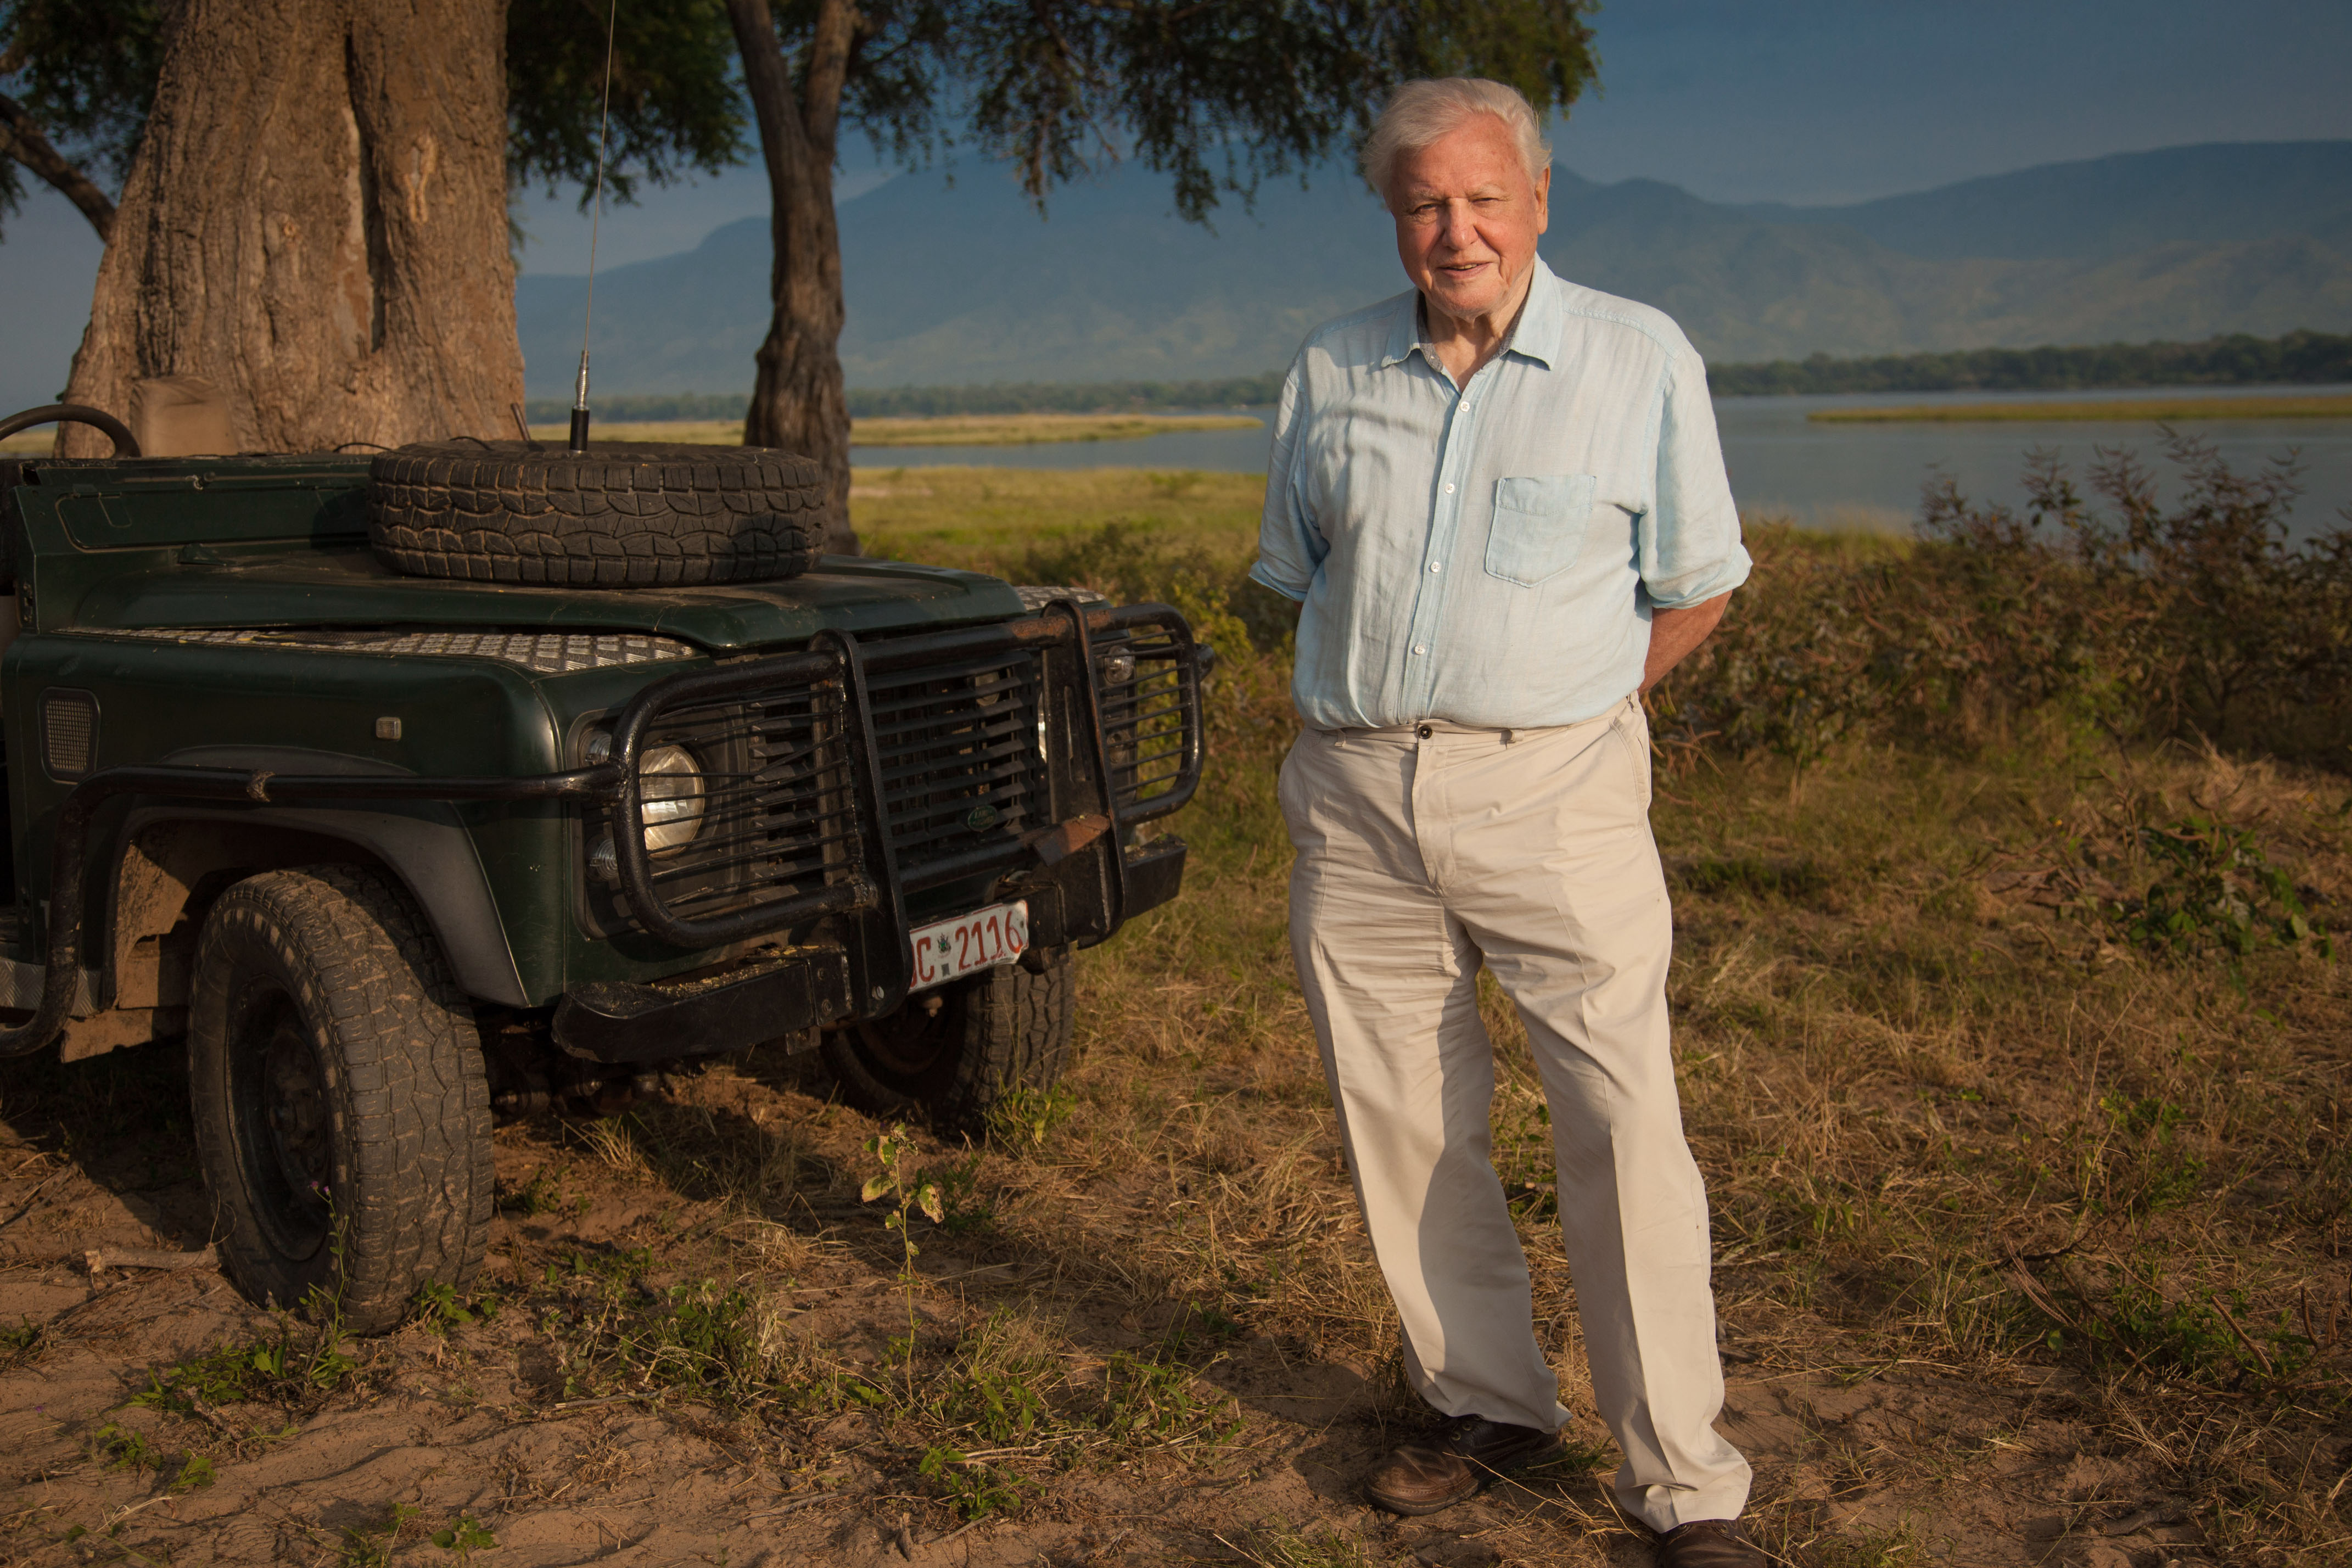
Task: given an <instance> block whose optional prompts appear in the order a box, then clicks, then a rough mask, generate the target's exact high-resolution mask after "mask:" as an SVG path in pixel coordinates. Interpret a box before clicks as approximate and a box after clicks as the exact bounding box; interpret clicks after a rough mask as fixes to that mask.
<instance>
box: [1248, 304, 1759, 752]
mask: <svg viewBox="0 0 2352 1568" xmlns="http://www.w3.org/2000/svg"><path fill="white" fill-rule="evenodd" d="M1419 306H1420V295H1419V293H1418V292H1417V291H1416V292H1409V293H1404V294H1400V295H1398V296H1397V297H1396V298H1395V299H1393V300H1383V301H1382V302H1381V303H1380V304H1378V305H1374V306H1372V307H1371V308H1370V309H1369V310H1359V311H1357V312H1356V313H1355V314H1354V315H1351V316H1342V317H1340V318H1339V320H1338V321H1332V322H1329V323H1328V324H1326V325H1324V326H1321V327H1318V328H1317V329H1316V330H1315V331H1314V332H1313V333H1311V334H1310V335H1309V336H1308V337H1307V343H1306V346H1305V347H1303V348H1301V349H1300V350H1299V351H1298V358H1297V360H1296V361H1294V362H1293V363H1292V364H1291V367H1290V374H1289V377H1288V379H1286V381H1285V382H1284V383H1283V387H1282V404H1281V406H1280V408H1279V409H1278V410H1277V411H1276V415H1275V426H1274V457H1273V461H1272V464H1271V466H1270V471H1269V472H1268V473H1267V475H1266V486H1265V524H1264V526H1263V528H1262V530H1261V531H1260V533H1259V536H1258V561H1257V564H1256V565H1255V566H1254V567H1252V568H1251V570H1250V575H1251V576H1253V577H1255V578H1256V579H1257V580H1258V581H1259V582H1261V583H1263V584H1265V585H1266V586H1267V587H1269V588H1272V589H1273V590H1275V591H1276V593H1278V594H1285V595H1288V596H1289V597H1291V598H1293V599H1297V600H1301V601H1303V602H1304V608H1303V609H1302V610H1301V611H1300V613H1299V617H1298V662H1297V672H1296V674H1295V675H1294V676H1293V678H1292V681H1291V695H1292V698H1293V700H1296V701H1297V705H1298V712H1299V715H1300V717H1301V718H1303V719H1305V720H1306V721H1307V723H1308V724H1311V725H1313V726H1315V727H1316V728H1317V729H1354V728H1360V727H1362V728H1375V727H1381V726H1386V725H1391V724H1409V723H1412V722H1414V721H1418V720H1422V719H1450V720H1453V721H1455V722H1457V723H1464V724H1478V725H1492V726H1495V727H1496V728H1508V729H1531V728H1536V727H1538V726H1543V725H1550V724H1573V723H1575V722H1577V721H1580V720H1583V719H1590V718H1592V717H1593V716H1594V715H1596V714H1600V713H1603V712H1606V711H1607V710H1609V708H1610V707H1612V705H1613V704H1615V703H1617V702H1619V701H1621V700H1623V699H1624V697H1625V696H1626V694H1627V693H1629V692H1631V691H1633V689H1636V688H1637V687H1639V686H1640V685H1641V683H1642V663H1643V658H1644V657H1645V656H1646V655H1647V653H1648V651H1649V646H1650V612H1651V610H1652V609H1653V608H1665V609H1672V608H1677V607H1680V606H1683V605H1696V604H1699V603H1701V602H1703V601H1705V600H1707V599H1712V598H1714V597H1715V596H1716V595H1718V594H1722V593H1726V592H1727V591H1728V590H1730V589H1733V588H1736V587H1738V585H1739V584H1741V583H1743V582H1745V581H1747V578H1748V552H1747V550H1746V549H1745V548H1744V547H1743V546H1742V545H1741V543H1740V542H1739V513H1738V509H1737V508H1736V507H1734V505H1733V504H1732V500H1731V486H1730V482H1729V481H1728V480H1727V479H1726V478H1725V477H1724V471H1723V451H1722V448H1721V447H1720V446H1719V445H1718V444H1717V440H1716V434H1715V409H1714V405H1712V404H1710V403H1709V402H1708V401H1707V395H1706V366H1705V365H1703V364H1702V363H1700V362H1699V357H1698V353H1697V351H1696V350H1695V349H1693V348H1692V347H1691V346H1690V343H1689V342H1688V341H1687V340H1686V339H1685V338H1684V336H1683V334H1682V331H1681V330H1680V329H1679V328H1677V327H1676V326H1675V324H1674V322H1673V321H1670V320H1669V319H1668V318H1667V317H1666V316H1665V315H1664V313H1663V312H1661V311H1658V310H1652V309H1651V308H1650V307H1649V306H1647V305H1637V304H1635V303H1634V302H1633V301H1632V300H1620V299H1618V298H1616V297H1615V296H1614V295H1610V294H1603V293H1601V292H1599V291H1597V290H1595V289H1585V288H1580V287H1579V286H1578V285H1576V284H1573V283H1569V282H1565V281H1563V280H1562V279H1559V278H1558V277H1556V276H1554V275H1553V273H1552V271H1551V269H1550V268H1548V267H1546V266H1545V265H1544V264H1543V262H1542V260H1541V259H1540V258H1538V260H1537V261H1536V263H1535V278H1534V279H1533V280H1532V282H1531V283H1530V284H1529V286H1528V300H1527V304H1526V306H1525V307H1524V308H1523V309H1522V310H1520V312H1519V320H1518V323H1517V327H1516V328H1515V329H1514V330H1513V331H1512V334H1511V341H1510V342H1509V344H1508V346H1507V347H1506V348H1505V349H1504V350H1503V351H1502V352H1501V353H1498V354H1496V356H1495V357H1494V358H1493V359H1492V360H1490V361H1488V362H1487V363H1486V364H1485V365H1484V366H1482V367H1480V369H1479V370H1478V372H1477V374H1475V375H1473V376H1472V377H1471V378H1470V383H1469V384H1468V385H1467V386H1464V387H1457V386H1455V385H1454V379H1453V377H1452V376H1450V375H1448V374H1446V373H1445V370H1444V367H1443V366H1441V365H1440V364H1439V363H1438V361H1437V356H1436V354H1435V353H1434V352H1433V350H1431V349H1430V348H1429V347H1428V346H1427V344H1426V342H1425V341H1424V339H1423V333H1422V331H1421V311H1420V309H1419Z"/></svg>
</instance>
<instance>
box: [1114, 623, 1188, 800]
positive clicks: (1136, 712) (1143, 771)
mask: <svg viewBox="0 0 2352 1568" xmlns="http://www.w3.org/2000/svg"><path fill="white" fill-rule="evenodd" d="M1183 659H1184V649H1183V647H1182V646H1181V644H1179V643H1178V642H1177V641H1176V639H1175V638H1174V637H1171V636H1170V635H1169V634H1168V632H1167V631H1165V630H1164V629H1162V628H1160V627H1158V626H1144V627H1141V628H1139V630H1137V631H1134V632H1115V633H1113V634H1111V635H1109V636H1108V637H1101V638H1098V639H1097V641H1096V643H1095V667H1096V689H1097V690H1098V691H1099V692H1101V694H1102V698H1101V700H1102V721H1103V747H1104V750H1105V751H1106V752H1108V755H1109V758H1110V778H1111V790H1112V793H1113V794H1114V795H1117V796H1118V814H1119V817H1120V819H1121V820H1122V821H1126V822H1140V821H1144V820H1146V819H1148V818H1150V817H1153V816H1159V815H1160V811H1158V810H1155V809H1154V808H1153V805H1154V802H1156V801H1160V800H1163V799H1164V800H1165V801H1166V802H1167V803H1168V805H1171V806H1173V805H1181V804H1182V797H1181V796H1179V795H1177V794H1176V793H1175V791H1176V785H1177V784H1178V781H1179V780H1180V778H1181V775H1182V774H1183V772H1184V756H1185V749H1184V672H1183V669H1182V664H1183ZM1162 809H1164V808H1162Z"/></svg>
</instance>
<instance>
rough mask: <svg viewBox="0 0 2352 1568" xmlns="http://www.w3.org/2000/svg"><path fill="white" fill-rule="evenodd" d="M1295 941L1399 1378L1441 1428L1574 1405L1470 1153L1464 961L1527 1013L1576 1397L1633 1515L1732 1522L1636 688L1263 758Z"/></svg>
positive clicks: (1743, 1466)
mask: <svg viewBox="0 0 2352 1568" xmlns="http://www.w3.org/2000/svg"><path fill="white" fill-rule="evenodd" d="M1281 793H1282V808H1283V815H1284V817H1285V818H1286V821H1287V822H1288V824H1289V827H1290V837H1291V841H1292V842H1293V843H1294V844H1295V845H1297V849H1298V859H1297V868H1296V869H1295V870H1294V871H1293V873H1292V876H1291V884H1290V940H1291V947H1292V950H1293V952H1295V953H1296V955H1297V960H1298V977H1299V983H1300V984H1301V986H1302V988H1303V989H1304V990H1305V992H1306V995H1307V1010H1308V1012H1309V1013H1310V1014H1311V1015H1312V1016H1313V1018H1314V1021H1315V1032H1316V1037H1317V1038H1318V1041H1319V1042H1320V1044H1321V1047H1322V1053H1323V1068H1324V1072H1325V1075H1326V1077H1327V1078H1328V1080H1329V1083H1330V1089H1331V1100H1332V1103H1333V1104H1334V1105H1335V1106H1337V1107H1338V1109H1339V1130H1340V1135H1341V1137H1342V1138H1343V1139H1344V1140H1345V1142H1346V1146H1347V1151H1348V1168H1349V1173H1350V1174H1351V1175H1352V1176H1353V1178H1354V1181H1355V1184H1356V1196H1357V1200H1358V1201H1359V1202H1360V1204H1362V1205H1363V1211H1364V1223H1365V1226H1366V1228H1367V1229H1368V1230H1369V1231H1370V1234H1371V1241H1372V1250H1373V1252H1374V1254H1375V1255H1376V1256H1377V1258H1379V1261H1380V1266H1381V1273H1382V1274H1383V1275H1384V1276H1385V1277H1386V1278H1387V1281H1388V1287H1389V1290H1390V1293H1391V1295H1392V1296H1393V1297H1394V1298H1395V1300H1396V1308H1397V1315H1398V1317H1399V1318H1400V1319H1401V1320H1402V1322H1403V1328H1404V1358H1405V1368H1406V1373H1407V1375H1408V1377H1409V1378H1410V1379H1411V1380H1412V1384H1413V1385H1414V1387H1415V1388H1416V1389H1418V1390H1419V1392H1420V1393H1421V1394H1422V1396H1423V1398H1425V1399H1427V1400H1428V1401H1429V1403H1430V1404H1431V1405H1434V1406H1435V1407H1436V1408H1437V1409H1438V1410H1439V1411H1440V1412H1441V1413H1442V1414H1444V1415H1484V1416H1486V1418H1487V1419H1489V1420H1494V1421H1506V1422H1509V1423H1512V1424H1514V1425H1517V1426H1537V1427H1542V1428H1544V1429H1546V1430H1550V1429H1552V1428H1555V1427H1557V1426H1559V1425H1560V1424H1561V1423H1562V1422H1564V1421H1565V1420H1567V1418H1568V1412H1567V1411H1566V1410H1564V1409H1562V1408H1561V1407H1560V1405H1559V1381H1558V1379H1557V1378H1556V1377H1555V1376H1554V1374H1553V1373H1552V1370H1551V1368H1550V1367H1549V1365H1547V1364H1546V1363H1545V1361H1544V1355H1543V1352H1542V1350H1541V1349H1540V1347H1538V1345H1537V1343H1536V1339H1535V1333H1534V1328H1533V1321H1532V1320H1533V1305H1532V1301H1531V1300H1530V1296H1529V1290H1528V1268H1527V1258H1526V1257H1525V1256H1524V1255H1523V1254H1522V1253H1521V1252H1520V1250H1519V1239H1518V1235H1517V1231H1516V1230H1515V1229H1514V1228H1513V1226H1512V1224H1511V1216H1510V1212H1509V1209H1508V1208H1507V1205H1506V1203H1505V1200H1504V1196H1503V1189H1502V1184H1501V1183H1500V1182H1499V1181H1498V1180H1497V1179H1496V1175H1495V1169H1494V1164H1493V1162H1492V1158H1491V1144H1490V1136H1491V1135H1490V1132H1489V1122H1488V1118H1489V1114H1490V1111H1491V1109H1492V1103H1493V1100H1494V1093H1495V1064H1494V1056H1493V1047H1492V1045H1491V1043H1490V1042H1489V1041H1488V1039H1487V1037H1486V1027H1485V1026H1484V1025H1483V1024H1482V1023H1481V1022H1480V1021H1479V1017H1478V994H1477V975H1478V967H1479V964H1480V962H1481V961H1482V959H1483V961H1484V963H1485V964H1486V967H1487V968H1488V969H1489V970H1491V971H1493V972H1494V975H1495V978H1496V980H1497V981H1499V982H1500V983H1501V984H1502V987H1503V989H1504V991H1505V992H1506V993H1507V994H1509V996H1510V998H1511V1000H1512V1001H1513V1002H1514V1003H1516V1004H1517V1006H1518V1009H1519V1014H1520V1016H1521V1017H1522V1018H1524V1019H1525V1020H1526V1022H1527V1027H1528V1040H1529V1043H1530V1045H1531V1046H1532V1047H1533V1048H1534V1052H1535V1059H1536V1064H1537V1067H1538V1070H1539V1071H1540V1073H1541V1075H1542V1079H1543V1089H1544V1095H1545V1098H1546V1100H1548V1102H1549V1106H1550V1110H1551V1125H1552V1138H1553V1149H1554V1153H1555V1156H1556V1158H1557V1161H1558V1183H1559V1217H1560V1229H1561V1232H1562V1234H1563V1235H1564V1237H1566V1241H1567V1250H1568V1261H1569V1267H1570V1270H1571V1271H1572V1273H1573V1275H1574V1278H1575V1281H1576V1298H1577V1304H1578V1309H1579V1310H1580V1314H1581V1317H1582V1322H1583V1329H1584V1342H1585V1349H1586V1353H1587V1356H1588V1358H1589V1360H1590V1362H1591V1368H1592V1388H1593V1394H1594V1398H1595V1400H1596V1402H1597V1403H1598V1404H1599V1405H1600V1415H1601V1419H1603V1420H1604V1421H1606V1422H1607V1423H1608V1424H1609V1429H1610V1431H1611V1432H1612V1433H1613V1434H1614V1435H1615V1436H1616V1439H1617V1445H1618V1447H1619V1448H1620V1450H1622V1453H1623V1454H1624V1457H1625V1462H1624V1465H1623V1467H1622V1468H1620V1469H1619V1471H1618V1472H1617V1476H1616V1479H1615V1486H1616V1490H1617V1495H1618V1498H1619V1499H1620V1500H1621V1501H1622V1503H1623V1504H1624V1506H1625V1507H1626V1509H1627V1510H1629V1511H1631V1512H1632V1513H1633V1514H1635V1515H1636V1516H1638V1517H1639V1518H1641V1519H1642V1520H1643V1521H1646V1522H1647V1523H1649V1524H1650V1525H1651V1526H1652V1527H1653V1528H1654V1529H1657V1530H1661V1531H1664V1530H1669V1529H1672V1528H1673V1527H1674V1526H1675V1525H1677V1524H1681V1523H1685V1522H1687V1521H1691V1520H1695V1519H1729V1518H1734V1517H1736V1516H1737V1515H1738V1513H1739V1510H1740V1509H1741V1508H1742V1507H1743V1506H1745V1504H1746V1502H1747V1500H1748V1479H1749V1473H1748V1462H1747V1461H1746V1460H1745V1459H1743V1458H1740V1456H1739V1453H1738V1450H1736V1449H1735V1448H1733V1447H1731V1445H1730V1444H1729V1443H1727V1442H1726V1441H1725V1440H1724V1439H1723V1438H1722V1437H1721V1436H1718V1435H1717V1433H1716V1431H1715V1428H1714V1421H1715V1418H1716V1416H1717V1414H1718V1413H1719V1411H1720V1410H1721V1408H1722V1405H1723V1373H1722V1368H1721V1366H1720V1364H1719V1363H1718V1362H1717V1356H1716V1347H1715V1302H1714V1297H1713V1294H1712V1292H1711V1289H1710V1287H1709V1284H1708V1279H1707V1271H1708V1266H1709V1256H1708V1246H1707V1225H1706V1187H1705V1185H1704V1184H1702V1182H1701V1180H1700V1177H1699V1173H1698V1166H1697V1164H1696V1163H1695V1162H1694V1161H1693V1160H1692V1159H1691V1155H1690V1149H1689V1146H1688V1144H1687V1143H1685V1142H1684V1138H1683V1126H1682V1108H1681V1105H1680V1102H1679V1100H1678V1099H1677V1097H1676V1092H1675V1073H1674V1063H1673V1060H1672V1058H1671V1056H1670V1053H1669V1049H1668V1041H1667V1027H1666V998H1665V982H1666V963H1667V958H1668V955H1669V952H1670V950H1671V947H1672V944H1673V934H1674V933H1673V926H1672V920H1671V916H1670V914H1669V911H1668V910H1667V907H1666V889H1665V879H1664V874H1663V872H1662V870H1661V868H1660V867H1659V864H1658V851H1657V846H1656V844H1655V843H1654V841H1653V839H1652V838H1651V837H1650V823H1649V805H1650V766H1649V731H1648V728H1647V725H1646V723H1645V721H1644V720H1643V716H1642V710H1641V708H1640V706H1639V705H1638V703H1636V702H1634V701H1633V700H1631V699H1629V700H1627V701H1626V702H1624V703H1622V704H1621V705H1619V706H1618V707H1616V708H1614V709H1612V710H1610V712H1608V713H1606V714H1604V715H1602V716H1601V717H1600V718H1597V719H1592V720H1589V721H1585V722H1583V723H1580V724H1573V725H1569V726H1566V727H1564V728H1558V729H1546V730H1521V731H1497V730H1470V729H1465V728H1463V727H1460V726H1455V725H1448V724H1444V723H1440V722H1434V721H1433V722H1430V723H1426V724H1421V725H1414V726H1408V727H1402V728H1398V729H1394V730H1353V731H1346V730H1342V731H1314V730H1310V731H1307V732H1306V733H1304V734H1302V735H1301V736H1299V738H1298V741H1297V744H1295V745H1294V746H1293V747H1292V748H1291V750H1290V754H1289V756H1288V757H1287V758H1286V760H1285V761H1284V763H1283V768H1282V783H1281Z"/></svg>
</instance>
